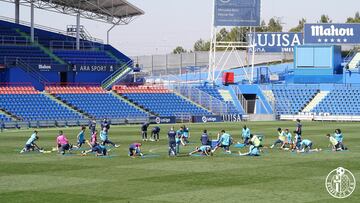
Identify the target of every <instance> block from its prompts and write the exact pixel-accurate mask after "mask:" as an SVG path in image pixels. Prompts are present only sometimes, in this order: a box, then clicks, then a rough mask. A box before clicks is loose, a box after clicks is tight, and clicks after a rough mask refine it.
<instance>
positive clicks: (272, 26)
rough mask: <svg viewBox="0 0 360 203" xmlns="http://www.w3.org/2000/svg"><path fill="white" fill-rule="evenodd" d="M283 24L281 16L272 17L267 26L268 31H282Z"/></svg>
mask: <svg viewBox="0 0 360 203" xmlns="http://www.w3.org/2000/svg"><path fill="white" fill-rule="evenodd" d="M282 29H283V27H282V25H281V21H280V19H279V18H275V17H273V18H271V19H270V20H269V23H268V25H267V28H266V32H282Z"/></svg>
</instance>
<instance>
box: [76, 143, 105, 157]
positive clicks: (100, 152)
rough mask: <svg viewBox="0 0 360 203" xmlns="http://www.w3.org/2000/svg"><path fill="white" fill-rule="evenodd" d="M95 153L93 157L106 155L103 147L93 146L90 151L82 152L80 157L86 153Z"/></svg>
mask: <svg viewBox="0 0 360 203" xmlns="http://www.w3.org/2000/svg"><path fill="white" fill-rule="evenodd" d="M92 152H95V153H96V154H95V156H106V155H108V153H107V149H106V147H105V146H104V145H98V144H96V145H94V146H93V147H92V148H91V149H90V150H87V151H82V153H81V156H86V155H87V154H88V153H92Z"/></svg>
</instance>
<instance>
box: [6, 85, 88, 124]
mask: <svg viewBox="0 0 360 203" xmlns="http://www.w3.org/2000/svg"><path fill="white" fill-rule="evenodd" d="M0 93H1V94H0V100H2V101H3V102H2V103H1V104H0V108H1V109H3V110H5V111H7V112H9V113H11V114H12V115H14V116H16V117H17V118H20V120H23V121H46V120H78V119H82V118H83V117H82V116H81V115H80V114H77V113H75V112H73V111H71V110H69V109H68V108H66V107H65V106H63V105H61V104H59V103H57V102H55V101H53V100H51V99H50V98H49V97H47V96H46V95H43V94H40V93H39V92H38V91H36V90H35V89H34V87H0Z"/></svg>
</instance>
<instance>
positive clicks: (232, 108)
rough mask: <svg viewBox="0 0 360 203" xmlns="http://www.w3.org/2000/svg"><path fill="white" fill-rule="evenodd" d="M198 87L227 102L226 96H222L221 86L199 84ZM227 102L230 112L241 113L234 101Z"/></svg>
mask: <svg viewBox="0 0 360 203" xmlns="http://www.w3.org/2000/svg"><path fill="white" fill-rule="evenodd" d="M196 88H197V89H199V90H201V91H203V92H206V93H207V94H209V95H211V96H213V97H215V98H216V99H219V100H220V101H223V102H225V100H224V98H223V97H222V96H221V94H220V92H219V88H218V87H216V86H209V85H203V86H197V87H196ZM225 103H226V104H228V112H229V113H239V111H238V110H237V109H236V107H235V105H234V103H233V102H230V101H227V102H225Z"/></svg>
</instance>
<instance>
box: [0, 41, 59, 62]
mask: <svg viewBox="0 0 360 203" xmlns="http://www.w3.org/2000/svg"><path fill="white" fill-rule="evenodd" d="M19 59H20V60H21V61H22V62H25V63H27V64H28V65H31V66H37V65H39V64H59V63H58V62H57V61H55V60H54V59H52V58H51V57H50V56H49V55H47V54H46V53H45V52H43V51H42V50H41V49H40V48H39V47H36V46H21V45H16V46H14V45H12V46H9V45H4V46H1V45H0V64H6V65H16V64H17V60H19ZM59 65H60V64H59Z"/></svg>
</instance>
